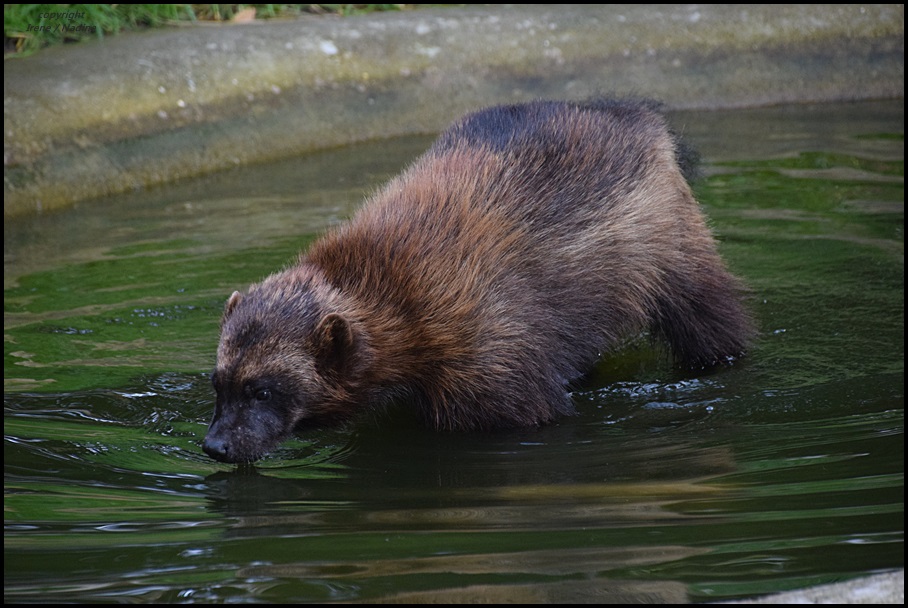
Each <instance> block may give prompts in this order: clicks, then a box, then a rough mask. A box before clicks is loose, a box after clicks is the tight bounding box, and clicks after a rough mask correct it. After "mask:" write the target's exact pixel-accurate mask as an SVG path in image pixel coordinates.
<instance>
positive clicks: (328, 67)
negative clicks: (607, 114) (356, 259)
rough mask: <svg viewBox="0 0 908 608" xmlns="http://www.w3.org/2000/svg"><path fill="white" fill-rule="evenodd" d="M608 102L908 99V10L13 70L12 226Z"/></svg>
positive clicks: (506, 11)
mask: <svg viewBox="0 0 908 608" xmlns="http://www.w3.org/2000/svg"><path fill="white" fill-rule="evenodd" d="M600 94H620V95H627V94H634V95H645V96H650V97H656V98H659V99H662V100H663V101H665V102H666V103H667V105H668V106H669V107H672V108H719V107H735V106H752V105H766V104H777V103H788V102H822V101H838V100H852V99H871V98H893V97H902V96H903V95H904V5H853V4H838V5H830V4H821V5H592V4H587V5H494V6H475V7H472V8H431V9H421V10H414V11H407V12H398V13H378V14H370V15H363V16H354V17H344V18H340V17H332V16H320V17H301V18H298V19H293V20H287V21H283V20H277V21H259V22H254V23H249V24H242V25H192V26H181V27H173V28H169V29H164V30H153V31H148V32H141V33H130V34H124V35H120V36H115V37H108V38H104V39H102V40H96V41H90V42H87V43H82V44H78V45H66V46H61V47H56V48H51V49H46V50H43V51H41V52H39V53H37V54H35V55H33V56H31V57H25V58H17V59H8V60H7V61H6V62H5V65H4V216H7V217H8V216H13V215H19V214H23V213H33V212H40V211H43V210H48V209H54V208H60V207H65V206H67V205H71V204H73V203H75V202H77V201H81V200H86V199H90V198H95V197H100V196H104V195H108V194H113V193H117V192H123V191H126V190H130V189H135V188H145V187H149V186H153V185H155V184H161V183H165V182H168V181H172V180H175V179H180V178H185V177H191V176H197V175H202V174H206V173H211V172H214V171H218V170H222V169H225V168H228V167H231V166H233V165H237V164H245V163H258V162H264V161H268V160H272V159H278V158H284V157H288V156H290V155H294V154H300V153H304V152H307V151H311V150H315V149H319V148H325V147H331V146H340V145H344V144H348V143H352V142H355V141H361V140H366V139H373V138H381V137H389V136H394V135H402V134H412V133H429V132H434V131H438V130H440V129H441V128H443V127H444V126H445V125H446V124H447V123H449V122H450V121H451V120H452V119H454V118H456V117H457V116H458V115H460V114H462V113H463V112H465V111H468V110H470V109H475V108H477V107H481V106H485V105H489V104H495V103H506V102H515V101H523V100H528V99H533V98H538V97H548V98H566V99H582V98H586V97H590V96H593V95H600Z"/></svg>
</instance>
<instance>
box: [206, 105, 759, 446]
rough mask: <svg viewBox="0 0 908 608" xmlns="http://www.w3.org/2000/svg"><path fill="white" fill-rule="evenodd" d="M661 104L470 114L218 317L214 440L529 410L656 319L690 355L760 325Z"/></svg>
mask: <svg viewBox="0 0 908 608" xmlns="http://www.w3.org/2000/svg"><path fill="white" fill-rule="evenodd" d="M683 150H684V148H683V147H682V145H681V144H680V143H679V141H678V140H677V139H676V137H675V136H674V135H673V133H672V131H671V130H670V129H669V127H668V126H667V124H666V121H665V118H664V117H663V115H662V114H661V113H660V112H659V110H658V106H657V104H655V103H653V102H649V101H639V100H597V101H591V102H585V103H573V102H551V101H536V102H531V103H525V104H516V105H506V106H499V107H492V108H488V109H484V110H480V111H478V112H475V113H473V114H469V115H467V116H466V117H464V118H462V119H461V120H459V121H458V122H456V123H454V124H453V125H452V126H451V127H450V128H448V129H447V130H446V131H444V132H443V133H442V134H441V135H440V136H439V138H438V139H437V140H436V141H435V143H434V144H433V145H432V146H431V147H430V148H429V150H428V151H427V152H426V153H425V154H424V155H423V156H421V157H420V158H418V159H417V160H416V161H415V162H414V163H413V164H412V165H411V166H410V167H409V168H407V169H406V170H405V171H404V172H403V173H402V174H401V175H400V176H398V177H396V178H394V179H392V180H391V181H390V183H388V184H387V185H386V186H385V187H384V188H383V189H382V190H380V191H379V192H377V193H376V194H375V195H374V196H372V197H371V198H370V199H369V200H368V201H367V202H366V203H365V205H364V206H363V207H362V208H361V209H360V210H359V211H358V212H357V213H356V214H355V215H354V216H353V217H352V219H350V220H349V221H348V222H347V223H345V224H342V225H340V226H339V227H337V228H335V229H333V230H331V231H329V232H328V233H327V234H325V235H324V236H322V237H321V238H320V239H319V240H317V241H316V242H315V243H314V244H312V246H311V247H310V248H309V249H308V251H306V252H304V253H303V254H301V255H300V257H299V259H298V261H297V262H296V263H295V264H294V265H292V266H290V267H288V268H286V269H285V270H282V271H280V272H278V273H276V274H273V275H271V276H269V277H267V278H266V279H264V280H263V281H262V282H261V283H258V284H256V285H253V286H251V287H250V288H249V289H248V291H247V292H246V293H240V292H234V293H233V295H232V296H230V298H229V299H228V300H227V304H226V306H225V308H224V313H223V318H222V320H221V338H220V343H219V345H218V350H217V365H216V368H215V370H214V373H213V374H212V382H213V384H214V389H215V391H216V393H217V400H216V405H215V410H214V417H213V419H212V421H211V425H210V427H209V429H208V433H207V436H206V437H205V440H204V444H203V449H204V450H205V452H206V453H208V454H209V455H210V456H211V457H212V458H215V459H217V460H220V461H223V462H232V463H239V462H251V461H254V460H257V459H259V458H261V457H262V456H263V455H264V454H266V453H267V452H268V451H269V450H271V449H272V448H274V447H275V446H277V445H278V444H279V443H280V442H281V441H283V440H284V439H286V438H288V437H289V436H291V435H292V434H293V433H294V432H296V431H300V430H303V429H306V428H310V427H313V426H317V425H326V424H338V423H342V422H344V421H347V420H350V419H351V418H353V417H354V416H356V415H357V414H359V413H361V412H363V411H367V410H370V409H374V408H376V407H381V406H382V405H383V404H387V403H389V402H391V401H397V402H405V403H408V404H412V407H413V408H415V412H416V414H417V416H418V417H419V418H420V419H421V420H422V421H423V422H424V423H425V424H426V425H427V426H429V427H431V428H434V429H438V430H444V431H454V430H461V431H470V430H488V429H500V428H513V427H532V426H536V425H542V424H546V423H548V422H551V421H552V420H554V419H556V418H557V417H558V416H561V415H568V414H571V413H573V412H574V407H573V405H572V403H571V396H570V388H571V385H572V382H574V381H576V380H578V379H579V378H580V377H581V376H583V375H584V374H585V373H586V372H588V371H589V370H590V368H591V367H592V366H593V364H594V363H595V362H596V361H597V359H598V358H599V357H600V356H602V355H608V354H609V353H611V352H614V351H615V350H616V349H617V348H619V347H620V346H621V345H622V344H623V343H624V342H625V341H626V340H627V338H628V337H630V336H634V335H636V334H639V333H640V332H642V331H646V330H648V331H649V332H650V334H651V335H652V337H653V338H656V339H661V340H663V341H664V342H665V343H667V345H668V347H669V348H670V350H671V352H672V353H673V355H674V357H675V358H676V359H677V361H678V363H679V364H681V365H683V366H686V367H688V368H702V367H706V366H712V365H715V364H717V363H723V362H727V361H730V360H732V359H734V358H736V357H738V356H739V355H742V354H743V353H744V351H745V349H746V348H747V345H748V341H749V339H750V338H751V336H752V335H753V328H752V323H751V320H750V318H749V316H748V314H747V312H746V310H745V308H744V306H743V305H742V286H741V284H740V283H739V281H738V280H737V279H736V278H735V277H734V276H732V275H731V274H730V273H729V272H728V270H727V269H726V267H725V264H724V263H723V261H722V259H721V258H720V257H719V254H718V252H717V250H716V242H715V240H714V238H713V236H712V234H711V232H710V230H709V228H708V226H707V224H706V221H705V219H704V216H703V213H702V212H701V210H700V206H699V204H698V203H697V201H696V200H695V199H694V196H693V194H692V192H691V189H690V186H689V185H688V181H687V177H689V176H688V171H687V169H688V163H687V162H686V159H687V158H688V155H686V154H684V153H683Z"/></svg>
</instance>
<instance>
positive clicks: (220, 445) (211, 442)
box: [202, 434, 231, 462]
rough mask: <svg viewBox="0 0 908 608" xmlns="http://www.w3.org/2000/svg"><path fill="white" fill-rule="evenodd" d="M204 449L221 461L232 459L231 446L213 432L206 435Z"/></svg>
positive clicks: (203, 443)
mask: <svg viewBox="0 0 908 608" xmlns="http://www.w3.org/2000/svg"><path fill="white" fill-rule="evenodd" d="M202 449H203V450H205V453H206V454H208V455H209V456H211V457H212V458H214V459H215V460H220V461H221V462H230V461H231V459H230V456H229V452H230V448H229V447H228V446H227V442H226V441H224V440H223V439H220V438H218V437H212V436H211V434H208V435H206V436H205V441H203V442H202Z"/></svg>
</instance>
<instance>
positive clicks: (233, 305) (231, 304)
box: [221, 291, 243, 324]
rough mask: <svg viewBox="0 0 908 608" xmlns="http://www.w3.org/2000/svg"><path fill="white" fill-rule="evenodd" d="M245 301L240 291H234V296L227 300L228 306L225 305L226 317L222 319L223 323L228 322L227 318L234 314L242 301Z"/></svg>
mask: <svg viewBox="0 0 908 608" xmlns="http://www.w3.org/2000/svg"><path fill="white" fill-rule="evenodd" d="M242 299H243V294H241V293H240V292H238V291H234V292H233V295H231V296H230V297H229V298H227V304H225V305H224V315H223V316H222V317H221V323H222V324H223V323H224V321H226V320H227V317H229V316H230V313H232V312H233V309H234V308H236V305H237V304H239V303H240V300H242Z"/></svg>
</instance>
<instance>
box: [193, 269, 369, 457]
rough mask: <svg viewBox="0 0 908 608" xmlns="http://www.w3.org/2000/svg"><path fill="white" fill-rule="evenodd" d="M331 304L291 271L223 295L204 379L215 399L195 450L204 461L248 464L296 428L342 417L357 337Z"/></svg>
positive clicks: (328, 295) (323, 288)
mask: <svg viewBox="0 0 908 608" xmlns="http://www.w3.org/2000/svg"><path fill="white" fill-rule="evenodd" d="M337 300H338V295H337V293H336V291H335V290H333V289H332V288H331V287H329V286H327V285H326V284H325V283H324V282H322V281H319V280H317V279H316V278H314V277H313V275H312V274H311V273H307V272H304V267H299V266H298V267H295V268H292V269H290V270H286V271H284V272H281V273H278V274H276V275H272V276H271V277H269V278H267V279H266V280H265V281H263V282H262V283H260V284H258V285H255V286H253V287H252V288H251V289H250V291H249V293H248V294H247V295H243V294H241V293H239V292H234V293H233V295H232V296H230V298H229V299H228V300H227V305H226V307H225V309H224V316H223V318H222V320H221V340H220V344H219V346H218V355H217V366H216V367H215V370H214V372H213V373H212V375H211V381H212V384H213V385H214V390H215V392H216V393H217V399H216V403H215V409H214V416H213V418H212V420H211V424H210V426H209V428H208V433H207V435H206V436H205V441H204V443H203V444H202V448H203V449H204V450H205V452H206V453H207V454H208V455H209V456H211V457H212V458H214V459H216V460H220V461H222V462H252V461H254V460H257V459H259V458H261V457H262V456H263V455H265V454H266V453H267V452H269V451H270V450H271V449H273V448H274V447H275V446H277V445H278V444H279V443H280V442H281V441H283V440H284V439H286V438H288V437H289V436H290V435H291V434H292V433H293V432H294V431H295V430H297V429H299V428H302V427H307V426H316V425H321V424H329V423H336V422H338V421H341V420H343V419H345V418H347V417H348V416H349V415H350V413H351V412H350V409H351V408H350V407H349V406H348V403H349V401H350V399H351V396H350V392H349V390H348V389H349V386H350V382H351V380H353V378H352V377H351V375H352V374H354V372H355V368H356V367H357V366H355V365H354V362H356V361H357V360H358V357H357V347H358V346H359V345H360V343H361V337H360V336H358V335H357V332H356V331H355V329H354V325H353V323H351V322H350V321H349V320H348V318H347V317H346V316H344V315H343V314H341V313H339V312H337V310H336V309H335V306H336V301H337Z"/></svg>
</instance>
